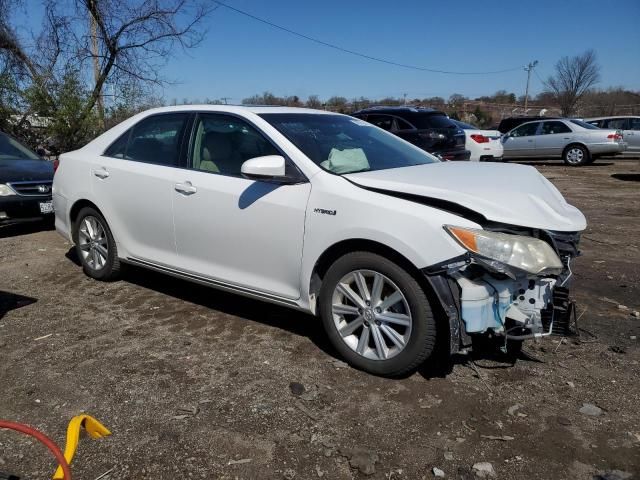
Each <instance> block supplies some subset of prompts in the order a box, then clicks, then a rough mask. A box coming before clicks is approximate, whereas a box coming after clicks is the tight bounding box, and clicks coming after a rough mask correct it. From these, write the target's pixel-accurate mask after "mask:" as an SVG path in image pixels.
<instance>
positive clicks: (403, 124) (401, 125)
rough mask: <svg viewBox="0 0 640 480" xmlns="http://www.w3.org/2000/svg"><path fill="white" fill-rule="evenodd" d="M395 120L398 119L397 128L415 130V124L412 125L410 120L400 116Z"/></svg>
mask: <svg viewBox="0 0 640 480" xmlns="http://www.w3.org/2000/svg"><path fill="white" fill-rule="evenodd" d="M395 120H396V126H395V129H396V130H414V127H413V125H411V124H410V123H409V122H407V121H405V120H403V119H401V118H398V117H396V118H395Z"/></svg>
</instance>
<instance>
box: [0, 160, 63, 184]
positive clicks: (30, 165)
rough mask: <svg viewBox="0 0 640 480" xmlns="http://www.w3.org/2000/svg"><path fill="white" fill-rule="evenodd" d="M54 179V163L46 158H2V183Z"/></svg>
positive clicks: (0, 173)
mask: <svg viewBox="0 0 640 480" xmlns="http://www.w3.org/2000/svg"><path fill="white" fill-rule="evenodd" d="M38 180H53V164H52V163H51V162H47V161H46V160H24V159H20V160H5V159H0V183H10V182H26V181H38Z"/></svg>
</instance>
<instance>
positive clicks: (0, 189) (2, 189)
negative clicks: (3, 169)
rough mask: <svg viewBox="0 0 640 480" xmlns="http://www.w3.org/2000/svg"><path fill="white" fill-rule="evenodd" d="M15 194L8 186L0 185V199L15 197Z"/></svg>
mask: <svg viewBox="0 0 640 480" xmlns="http://www.w3.org/2000/svg"><path fill="white" fill-rule="evenodd" d="M15 194H16V192H14V191H13V189H12V188H11V187H10V186H9V185H4V184H2V183H0V197H8V196H9V195H15Z"/></svg>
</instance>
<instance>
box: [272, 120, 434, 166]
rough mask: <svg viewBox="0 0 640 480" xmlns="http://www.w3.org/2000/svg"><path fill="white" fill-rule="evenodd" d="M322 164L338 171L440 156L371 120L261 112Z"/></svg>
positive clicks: (420, 161) (422, 162)
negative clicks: (378, 126) (384, 129)
mask: <svg viewBox="0 0 640 480" xmlns="http://www.w3.org/2000/svg"><path fill="white" fill-rule="evenodd" d="M260 116H261V117H262V118H264V119H265V120H266V121H267V122H269V123H270V124H271V125H273V127H275V128H276V129H277V130H278V131H279V132H280V133H282V134H283V135H284V136H285V137H287V138H288V139H289V140H290V141H291V142H292V143H293V144H294V145H295V146H296V147H298V148H299V149H300V150H301V151H302V152H303V153H304V154H305V155H306V156H307V157H309V158H310V159H311V160H312V161H313V162H314V163H316V164H317V165H318V166H320V167H321V168H323V169H325V170H328V171H329V172H332V173H336V174H339V175H342V174H345V173H354V172H366V171H374V170H385V169H388V168H399V167H409V166H412V165H425V164H428V163H435V162H438V161H439V160H438V159H436V158H435V157H433V156H431V155H429V154H428V153H426V152H424V151H423V150H420V149H419V148H417V147H414V146H413V145H411V144H409V143H407V142H405V141H403V140H400V139H399V138H398V137H396V136H395V135H392V134H390V133H387V132H385V131H383V130H380V129H379V128H376V127H374V126H372V125H371V124H369V123H367V122H365V121H363V120H359V119H357V118H351V117H347V116H344V115H319V114H314V113H265V114H262V115H260Z"/></svg>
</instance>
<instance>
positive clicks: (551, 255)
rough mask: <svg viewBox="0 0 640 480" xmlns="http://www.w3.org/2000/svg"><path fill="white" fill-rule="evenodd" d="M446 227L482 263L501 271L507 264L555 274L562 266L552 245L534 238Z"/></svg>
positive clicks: (451, 226) (534, 271) (530, 271)
mask: <svg viewBox="0 0 640 480" xmlns="http://www.w3.org/2000/svg"><path fill="white" fill-rule="evenodd" d="M444 228H445V230H446V231H447V232H448V233H449V234H450V235H451V236H452V237H453V238H454V239H455V240H456V241H457V242H458V243H459V244H460V245H462V246H463V247H464V248H466V249H467V250H468V251H469V252H471V253H472V254H475V255H476V256H477V257H478V260H480V262H481V263H484V264H486V265H487V266H488V267H490V268H492V269H494V270H496V271H498V272H503V273H508V268H505V266H509V267H512V268H515V269H518V270H521V271H524V272H527V273H529V274H533V275H558V274H560V273H561V272H562V270H563V268H564V265H563V264H562V262H561V261H560V258H559V257H558V255H557V254H556V252H554V251H553V249H552V248H551V246H550V245H549V244H548V243H546V242H544V241H542V240H539V239H537V238H533V237H525V236H522V235H511V234H507V233H499V232H491V231H488V230H481V229H475V228H463V227H456V226H453V225H445V226H444Z"/></svg>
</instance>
